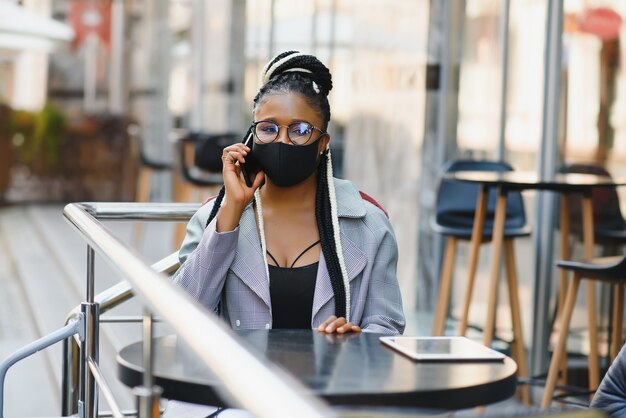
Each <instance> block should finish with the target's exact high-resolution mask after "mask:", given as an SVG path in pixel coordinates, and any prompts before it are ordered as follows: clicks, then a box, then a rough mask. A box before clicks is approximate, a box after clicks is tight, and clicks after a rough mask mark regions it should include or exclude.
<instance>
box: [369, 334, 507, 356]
mask: <svg viewBox="0 0 626 418" xmlns="http://www.w3.org/2000/svg"><path fill="white" fill-rule="evenodd" d="M380 341H381V342H382V343H383V344H385V345H387V346H389V347H391V348H393V349H394V350H397V351H398V352H400V353H402V354H404V355H405V356H407V357H409V358H411V359H413V360H416V361H502V360H504V358H505V355H504V354H502V353H499V352H497V351H495V350H492V349H491V348H489V347H486V346H484V345H482V344H479V343H477V342H474V341H472V340H470V339H469V338H466V337H404V336H398V337H380Z"/></svg>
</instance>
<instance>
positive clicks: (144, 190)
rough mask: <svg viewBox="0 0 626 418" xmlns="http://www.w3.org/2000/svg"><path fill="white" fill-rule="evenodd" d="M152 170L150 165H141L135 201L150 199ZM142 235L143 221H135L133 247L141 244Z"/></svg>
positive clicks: (147, 200)
mask: <svg viewBox="0 0 626 418" xmlns="http://www.w3.org/2000/svg"><path fill="white" fill-rule="evenodd" d="M152 172H153V170H152V169H151V168H150V167H142V168H141V169H140V171H139V181H138V182H137V195H136V198H135V200H136V201H137V202H149V201H150V185H151V183H152ZM142 236H143V223H142V222H135V225H134V228H133V238H132V242H133V245H134V246H135V248H139V246H140V244H141V237H142Z"/></svg>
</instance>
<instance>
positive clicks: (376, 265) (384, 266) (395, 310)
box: [361, 214, 405, 334]
mask: <svg viewBox="0 0 626 418" xmlns="http://www.w3.org/2000/svg"><path fill="white" fill-rule="evenodd" d="M379 221H380V223H382V228H381V229H380V230H379V233H382V238H381V239H380V241H379V246H378V248H377V250H376V253H375V256H374V260H373V264H372V270H371V275H370V284H369V290H368V293H367V298H366V301H365V306H364V309H363V317H362V320H361V328H362V329H363V331H366V332H377V333H383V334H402V333H403V332H404V327H405V320H404V310H403V308H402V295H401V294H400V285H399V284H398V276H397V265H398V244H397V242H396V238H395V236H394V233H393V229H392V227H391V224H390V223H389V220H388V219H387V218H386V217H384V216H383V215H382V214H381V216H380V217H379Z"/></svg>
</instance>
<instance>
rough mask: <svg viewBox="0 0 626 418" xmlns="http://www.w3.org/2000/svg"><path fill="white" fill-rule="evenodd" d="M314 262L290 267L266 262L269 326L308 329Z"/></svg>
mask: <svg viewBox="0 0 626 418" xmlns="http://www.w3.org/2000/svg"><path fill="white" fill-rule="evenodd" d="M318 264H319V262H317V263H313V264H309V265H308V266H304V267H292V268H287V267H277V266H273V265H271V264H270V265H269V269H270V298H271V300H272V328H288V329H311V312H313V294H314V293H315V280H316V278H317V267H318Z"/></svg>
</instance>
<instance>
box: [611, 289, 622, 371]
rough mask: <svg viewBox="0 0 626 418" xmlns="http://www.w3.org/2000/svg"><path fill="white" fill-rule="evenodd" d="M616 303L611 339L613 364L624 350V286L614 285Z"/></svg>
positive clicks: (614, 305)
mask: <svg viewBox="0 0 626 418" xmlns="http://www.w3.org/2000/svg"><path fill="white" fill-rule="evenodd" d="M614 287H615V295H614V299H615V302H614V303H613V336H612V338H611V350H610V351H611V363H612V362H613V360H615V357H616V356H617V353H618V352H619V350H620V348H622V326H623V320H624V319H623V318H624V286H622V285H621V284H616V285H614Z"/></svg>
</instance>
